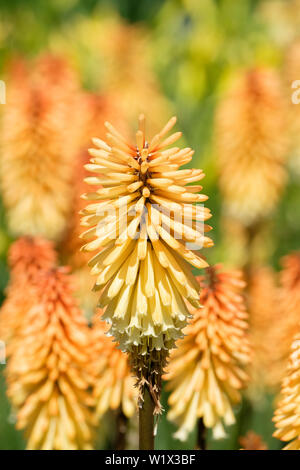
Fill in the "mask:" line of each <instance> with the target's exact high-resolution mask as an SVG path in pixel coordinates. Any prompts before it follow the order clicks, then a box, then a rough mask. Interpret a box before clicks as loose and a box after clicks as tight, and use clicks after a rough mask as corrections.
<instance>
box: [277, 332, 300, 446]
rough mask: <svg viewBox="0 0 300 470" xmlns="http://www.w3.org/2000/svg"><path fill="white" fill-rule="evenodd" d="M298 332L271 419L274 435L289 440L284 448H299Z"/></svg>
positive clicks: (299, 357)
mask: <svg viewBox="0 0 300 470" xmlns="http://www.w3.org/2000/svg"><path fill="white" fill-rule="evenodd" d="M299 365H300V334H297V335H296V336H295V338H294V341H293V343H292V347H291V354H290V358H289V363H288V368H287V371H286V375H285V377H284V378H283V380H282V388H281V395H280V399H279V402H278V403H277V407H276V411H275V415H274V418H273V421H274V422H275V427H276V428H277V429H276V431H275V432H274V434H273V435H274V437H277V438H278V439H281V440H282V441H284V442H288V441H291V442H290V443H289V444H287V445H286V446H285V447H284V450H300V427H299V421H300V405H299V388H300V368H299Z"/></svg>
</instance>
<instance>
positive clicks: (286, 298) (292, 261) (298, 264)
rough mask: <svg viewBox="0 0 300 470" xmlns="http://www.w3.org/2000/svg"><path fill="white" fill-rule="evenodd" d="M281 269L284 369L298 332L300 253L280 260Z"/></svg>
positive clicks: (281, 344) (280, 357) (281, 347)
mask: <svg viewBox="0 0 300 470" xmlns="http://www.w3.org/2000/svg"><path fill="white" fill-rule="evenodd" d="M281 262H282V266H283V269H282V271H281V272H280V284H281V287H280V299H279V301H280V310H281V312H282V321H281V328H280V341H279V344H278V346H279V351H278V355H279V360H281V361H282V363H283V367H282V370H284V369H285V367H286V364H287V361H288V356H289V351H290V345H291V342H292V339H293V337H294V335H295V334H296V333H297V332H298V331H299V319H300V253H293V254H290V255H287V256H285V257H284V258H283V259H282V261H281Z"/></svg>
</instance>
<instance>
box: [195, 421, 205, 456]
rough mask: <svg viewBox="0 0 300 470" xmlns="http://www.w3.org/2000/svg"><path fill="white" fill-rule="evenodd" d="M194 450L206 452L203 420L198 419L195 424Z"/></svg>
mask: <svg viewBox="0 0 300 470" xmlns="http://www.w3.org/2000/svg"><path fill="white" fill-rule="evenodd" d="M196 449H198V450H206V428H205V426H204V423H203V419H202V418H199V419H198V422H197V444H196Z"/></svg>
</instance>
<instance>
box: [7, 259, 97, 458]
mask: <svg viewBox="0 0 300 470" xmlns="http://www.w3.org/2000/svg"><path fill="white" fill-rule="evenodd" d="M24 295H26V292H24ZM92 350H93V340H92V336H91V330H90V329H89V328H88V326H87V323H86V320H85V319H84V317H83V315H82V313H81V311H80V310H79V308H78V307H77V304H76V301H75V300H74V298H73V296H72V281H71V279H70V277H69V276H68V274H67V269H66V268H57V269H52V270H51V271H48V272H46V273H45V272H43V273H40V275H38V276H37V277H36V278H35V295H34V296H33V297H32V301H31V306H30V308H29V309H28V311H27V312H26V313H25V314H24V318H23V322H22V328H20V329H19V331H18V335H17V337H16V338H15V341H14V350H13V354H12V356H11V358H10V361H9V363H8V366H7V369H6V377H7V384H8V390H7V393H8V396H9V398H10V399H11V402H12V405H13V407H14V409H15V411H16V417H17V424H16V426H17V428H18V429H25V434H26V435H27V438H28V441H27V448H29V449H48V450H54V449H57V450H59V449H64V450H66V449H68V450H71V449H87V448H90V447H91V443H92V427H93V424H94V418H93V415H92V413H91V410H90V407H91V406H92V405H93V403H94V401H93V399H92V396H91V394H90V392H89V388H90V387H91V386H92V385H93V374H92V371H91V370H90V367H91V359H92Z"/></svg>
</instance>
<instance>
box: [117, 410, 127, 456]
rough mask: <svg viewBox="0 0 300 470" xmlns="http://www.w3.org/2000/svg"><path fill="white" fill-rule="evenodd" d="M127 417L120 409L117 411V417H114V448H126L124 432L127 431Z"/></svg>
mask: <svg viewBox="0 0 300 470" xmlns="http://www.w3.org/2000/svg"><path fill="white" fill-rule="evenodd" d="M127 425H128V419H127V418H126V416H125V415H124V413H123V411H122V409H119V410H118V412H117V419H116V427H117V433H116V439H115V445H114V449H115V450H125V448H126V433H127V427H128V426H127Z"/></svg>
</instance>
